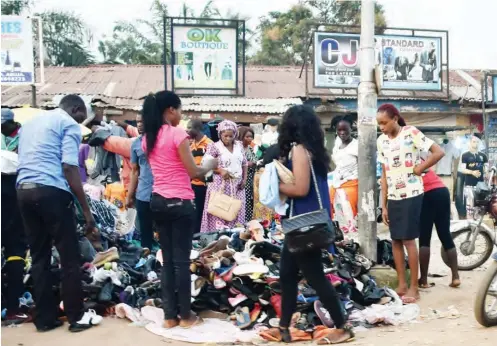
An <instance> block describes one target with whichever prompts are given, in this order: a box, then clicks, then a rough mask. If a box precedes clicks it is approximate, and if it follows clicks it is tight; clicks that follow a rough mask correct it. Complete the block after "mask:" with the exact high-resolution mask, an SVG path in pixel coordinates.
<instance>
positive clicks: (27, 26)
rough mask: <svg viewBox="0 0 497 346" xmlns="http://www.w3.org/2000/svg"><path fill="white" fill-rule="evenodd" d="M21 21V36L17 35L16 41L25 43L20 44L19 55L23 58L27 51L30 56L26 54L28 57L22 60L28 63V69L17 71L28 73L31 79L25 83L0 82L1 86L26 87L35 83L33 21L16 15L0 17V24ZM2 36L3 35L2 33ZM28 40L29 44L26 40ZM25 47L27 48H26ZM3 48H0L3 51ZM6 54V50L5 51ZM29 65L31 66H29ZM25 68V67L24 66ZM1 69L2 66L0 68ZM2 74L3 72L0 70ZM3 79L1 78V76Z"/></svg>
mask: <svg viewBox="0 0 497 346" xmlns="http://www.w3.org/2000/svg"><path fill="white" fill-rule="evenodd" d="M14 20H15V21H22V31H23V33H22V34H18V40H19V39H21V40H23V41H25V42H24V43H22V48H20V49H18V51H19V52H20V53H21V55H23V56H25V51H26V50H27V51H29V52H30V53H31V54H29V53H28V57H27V58H24V60H27V62H28V67H24V68H25V71H19V72H20V73H23V74H24V73H30V74H31V76H30V77H31V79H30V80H29V81H25V82H8V81H6V82H4V81H0V83H1V84H2V85H6V86H26V85H34V84H35V83H36V69H35V56H34V39H33V20H32V18H29V17H24V16H16V15H5V16H3V15H2V24H3V22H4V21H14ZM2 36H3V33H2ZM28 39H29V42H27V40H28ZM26 46H27V47H26ZM3 49H4V47H2V51H3ZM7 53H8V50H7ZM29 65H31V66H29ZM24 66H26V65H24ZM2 67H3V66H2ZM1 72H2V74H3V73H4V72H7V71H4V70H3V69H2V71H1ZM2 78H3V76H2Z"/></svg>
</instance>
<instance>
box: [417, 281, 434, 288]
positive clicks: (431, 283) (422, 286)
mask: <svg viewBox="0 0 497 346" xmlns="http://www.w3.org/2000/svg"><path fill="white" fill-rule="evenodd" d="M418 287H419V288H422V289H428V288H432V287H435V283H434V282H429V283H427V284H418Z"/></svg>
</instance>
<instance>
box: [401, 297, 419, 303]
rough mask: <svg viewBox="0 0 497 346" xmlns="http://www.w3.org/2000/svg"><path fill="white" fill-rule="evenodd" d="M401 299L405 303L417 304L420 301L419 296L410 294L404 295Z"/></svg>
mask: <svg viewBox="0 0 497 346" xmlns="http://www.w3.org/2000/svg"><path fill="white" fill-rule="evenodd" d="M401 299H402V303H403V304H404V305H409V304H415V303H416V302H417V301H418V298H416V297H408V296H403V297H402V298H401Z"/></svg>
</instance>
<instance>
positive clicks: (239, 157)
mask: <svg viewBox="0 0 497 346" xmlns="http://www.w3.org/2000/svg"><path fill="white" fill-rule="evenodd" d="M217 131H218V134H219V138H220V140H219V141H217V142H216V143H212V144H209V146H208V147H207V151H206V153H205V155H211V156H213V157H215V158H217V159H218V161H219V166H218V169H217V170H216V171H215V172H214V173H215V174H214V178H213V179H214V181H213V182H212V183H209V184H208V187H207V194H206V196H205V207H204V215H203V217H202V227H201V230H200V231H201V232H215V231H216V230H218V229H222V228H234V227H235V226H236V225H237V224H240V225H243V224H245V185H246V183H247V158H246V156H245V150H244V148H243V144H242V142H240V141H237V140H236V138H237V136H238V130H237V126H236V124H235V123H234V122H232V121H229V120H224V121H222V122H221V123H219V125H218V126H217ZM221 188H222V192H223V193H224V194H226V195H228V196H231V197H233V198H236V199H238V200H241V201H242V207H241V208H240V212H239V213H238V217H237V218H236V219H235V220H233V221H231V222H228V221H225V220H223V219H220V218H218V217H215V216H214V215H211V214H209V213H208V212H207V209H208V206H209V199H210V196H211V194H212V193H213V192H214V191H220V190H221Z"/></svg>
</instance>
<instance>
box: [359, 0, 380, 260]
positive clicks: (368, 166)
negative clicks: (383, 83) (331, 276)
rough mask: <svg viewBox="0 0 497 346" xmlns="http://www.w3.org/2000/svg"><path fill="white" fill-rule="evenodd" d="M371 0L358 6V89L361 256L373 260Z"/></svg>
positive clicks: (374, 189) (374, 96)
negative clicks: (359, 80)
mask: <svg viewBox="0 0 497 346" xmlns="http://www.w3.org/2000/svg"><path fill="white" fill-rule="evenodd" d="M374 5H375V1H374V0H362V5H361V55H360V56H361V83H360V84H359V87H358V91H357V106H358V112H357V113H358V119H357V120H358V121H357V128H358V132H359V167H360V169H359V200H358V204H359V205H358V209H359V215H358V227H359V241H360V244H361V248H362V251H363V253H364V255H365V256H366V257H367V258H369V259H371V260H374V261H376V252H377V245H376V243H377V240H376V239H377V238H376V226H377V225H376V208H377V198H376V196H377V194H376V192H377V189H378V188H377V183H376V128H377V125H376V110H377V99H378V95H377V91H376V84H375V80H374V70H375V42H374Z"/></svg>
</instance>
